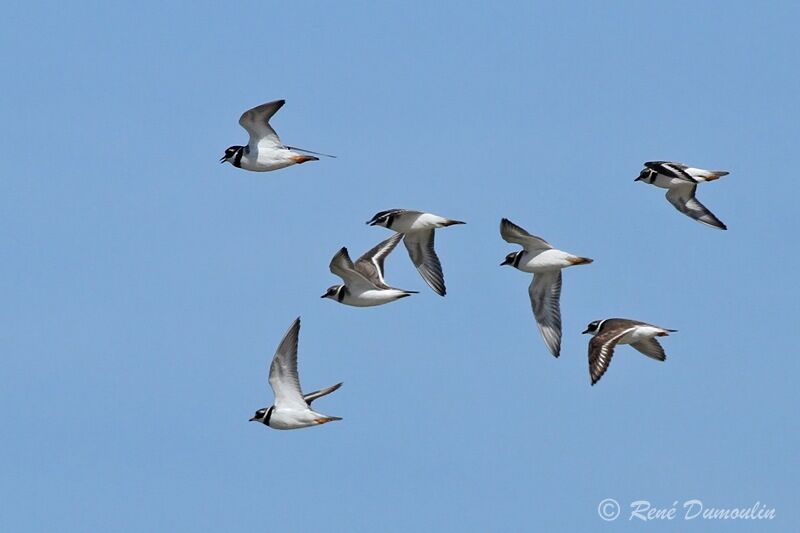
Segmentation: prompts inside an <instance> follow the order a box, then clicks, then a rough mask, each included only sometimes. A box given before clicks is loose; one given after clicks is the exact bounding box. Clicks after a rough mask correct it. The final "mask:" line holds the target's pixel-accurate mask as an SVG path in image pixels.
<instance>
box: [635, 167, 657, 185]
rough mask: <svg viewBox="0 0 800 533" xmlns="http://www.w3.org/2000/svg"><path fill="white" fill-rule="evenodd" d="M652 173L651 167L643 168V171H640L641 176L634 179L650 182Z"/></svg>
mask: <svg viewBox="0 0 800 533" xmlns="http://www.w3.org/2000/svg"><path fill="white" fill-rule="evenodd" d="M652 173H653V171H652V170H650V169H649V168H645V169H642V171H641V172H639V177H638V178H636V179H635V180H633V181H643V182H645V183H648V182H649V181H650V175H651V174H652Z"/></svg>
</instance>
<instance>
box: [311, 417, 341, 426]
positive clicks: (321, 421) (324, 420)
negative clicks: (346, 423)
mask: <svg viewBox="0 0 800 533" xmlns="http://www.w3.org/2000/svg"><path fill="white" fill-rule="evenodd" d="M341 419H342V417H340V416H323V417H322V418H317V419H316V420H314V422H315V423H317V424H327V423H328V422H336V421H337V420H341Z"/></svg>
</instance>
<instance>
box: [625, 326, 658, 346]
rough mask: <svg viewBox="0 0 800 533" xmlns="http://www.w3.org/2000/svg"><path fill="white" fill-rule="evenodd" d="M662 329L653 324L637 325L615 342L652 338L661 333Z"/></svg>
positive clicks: (631, 341) (631, 342)
mask: <svg viewBox="0 0 800 533" xmlns="http://www.w3.org/2000/svg"><path fill="white" fill-rule="evenodd" d="M663 331H664V330H663V329H661V328H657V327H655V326H638V327H637V328H636V329H634V330H633V331H631V332H630V333H626V334H625V336H624V337H622V338H621V339H620V340H619V342H618V343H617V344H633V343H634V342H639V341H643V340H646V339H652V338H653V337H655V336H656V335H657V334H658V333H663Z"/></svg>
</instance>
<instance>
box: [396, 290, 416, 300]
mask: <svg viewBox="0 0 800 533" xmlns="http://www.w3.org/2000/svg"><path fill="white" fill-rule="evenodd" d="M400 290H402V291H403V294H401V295H400V296H398V298H405V297H406V296H411V295H412V294H419V291H407V290H405V289H400Z"/></svg>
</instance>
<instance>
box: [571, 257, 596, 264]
mask: <svg viewBox="0 0 800 533" xmlns="http://www.w3.org/2000/svg"><path fill="white" fill-rule="evenodd" d="M569 262H570V263H572V264H573V265H588V264H589V263H593V262H594V259H589V258H588V257H572V258H570V260H569Z"/></svg>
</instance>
